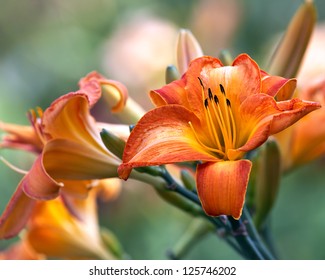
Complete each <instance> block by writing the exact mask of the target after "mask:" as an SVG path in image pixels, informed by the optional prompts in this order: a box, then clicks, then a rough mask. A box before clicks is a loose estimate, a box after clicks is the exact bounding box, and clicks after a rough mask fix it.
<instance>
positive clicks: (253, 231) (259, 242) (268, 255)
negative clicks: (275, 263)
mask: <svg viewBox="0 0 325 280" xmlns="http://www.w3.org/2000/svg"><path fill="white" fill-rule="evenodd" d="M243 220H244V221H245V225H246V228H247V231H248V233H249V235H250V236H251V237H252V239H253V240H254V242H255V244H256V245H257V246H258V248H259V249H260V251H261V252H262V254H263V255H264V257H265V258H266V259H267V260H274V259H275V258H274V256H273V255H272V253H271V252H270V251H269V250H268V248H267V247H266V246H265V244H264V242H263V240H262V239H261V237H260V235H259V233H258V231H257V229H256V227H255V226H254V223H253V221H252V218H251V216H250V214H249V211H248V209H247V208H246V207H244V209H243Z"/></svg>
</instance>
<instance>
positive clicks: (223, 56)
mask: <svg viewBox="0 0 325 280" xmlns="http://www.w3.org/2000/svg"><path fill="white" fill-rule="evenodd" d="M219 58H220V60H221V62H222V64H223V65H225V66H227V65H231V64H232V62H233V60H234V59H233V57H232V55H231V53H230V51H229V50H222V51H221V52H220V55H219Z"/></svg>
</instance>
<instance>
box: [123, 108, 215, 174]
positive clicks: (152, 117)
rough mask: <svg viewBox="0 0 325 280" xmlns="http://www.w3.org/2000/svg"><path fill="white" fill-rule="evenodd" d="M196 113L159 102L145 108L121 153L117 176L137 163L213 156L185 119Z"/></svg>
mask: <svg viewBox="0 0 325 280" xmlns="http://www.w3.org/2000/svg"><path fill="white" fill-rule="evenodd" d="M190 121H191V122H192V123H198V122H199V120H198V119H197V118H196V116H195V115H194V114H193V113H191V112H190V111H188V110H187V109H186V108H184V107H182V106H179V105H169V106H162V107H158V108H156V109H153V110H151V111H149V112H148V113H147V114H146V115H145V116H144V117H143V118H142V119H141V120H140V121H139V122H138V124H137V125H136V127H135V128H134V129H133V130H132V132H131V134H130V137H129V139H128V141H127V143H126V147H125V150H124V154H123V164H122V165H121V166H120V167H119V169H118V172H119V176H120V178H122V179H127V178H128V176H129V174H130V172H131V169H132V168H134V167H139V166H149V165H161V164H168V163H173V162H183V161H195V160H210V161H216V160H218V159H217V158H215V157H213V156H212V155H210V154H209V153H208V152H206V150H204V149H203V147H202V146H200V145H199V144H198V142H197V140H196V138H195V135H194V133H193V131H192V130H191V128H190V126H189V124H188V122H190Z"/></svg>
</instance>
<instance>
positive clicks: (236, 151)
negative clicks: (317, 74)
mask: <svg viewBox="0 0 325 280" xmlns="http://www.w3.org/2000/svg"><path fill="white" fill-rule="evenodd" d="M295 84H296V82H295V80H293V79H292V80H289V79H285V78H281V77H274V76H269V75H268V74H267V73H265V72H263V71H261V70H260V68H259V66H258V65H257V64H256V62H255V61H253V60H252V59H251V58H250V57H249V56H248V55H247V54H241V55H239V56H238V57H237V58H236V59H235V60H234V62H233V64H232V65H231V66H223V65H222V63H221V62H220V61H219V60H218V59H216V58H213V57H209V56H204V57H201V58H198V59H195V60H193V61H192V62H191V64H190V66H189V69H188V71H187V72H186V73H185V74H184V75H183V76H182V78H181V79H180V80H176V81H174V82H172V83H170V84H168V85H166V86H164V87H162V88H161V89H158V90H155V91H152V92H151V93H150V97H151V99H152V101H153V103H154V104H155V105H156V106H158V108H155V109H153V110H151V111H149V112H148V113H146V114H145V116H144V117H143V118H142V119H140V121H139V122H138V124H137V125H136V126H135V128H134V129H133V130H132V132H131V134H130V137H129V139H128V141H127V143H126V147H125V150H124V155H123V164H121V165H120V167H119V169H118V171H119V175H120V177H121V178H123V179H127V178H128V176H129V174H130V172H131V170H132V168H135V167H140V166H149V165H161V164H167V163H175V162H184V161H199V164H198V166H197V171H196V183H197V191H198V195H199V198H200V200H201V203H202V207H203V209H204V210H205V211H206V213H207V214H208V215H211V216H218V215H231V216H233V217H234V218H236V219H238V218H239V217H240V216H241V212H242V207H243V204H244V199H245V193H246V188H247V183H248V180H249V174H250V170H251V165H252V163H251V162H250V161H249V160H246V159H243V158H244V155H245V153H246V152H248V151H250V150H253V149H255V148H257V147H258V146H260V145H261V144H263V143H264V142H265V141H266V140H267V138H268V137H269V135H271V134H275V133H277V132H279V131H281V130H283V129H285V128H287V127H288V126H290V125H292V124H293V123H295V122H296V121H298V120H299V119H300V118H302V117H303V116H304V115H306V114H307V113H309V112H311V111H313V110H315V109H317V108H319V107H320V105H319V104H318V103H317V102H308V101H302V100H300V99H297V98H295V99H292V100H288V101H281V102H276V100H275V99H274V96H275V95H277V94H279V95H281V94H283V92H288V91H293V90H294V88H295Z"/></svg>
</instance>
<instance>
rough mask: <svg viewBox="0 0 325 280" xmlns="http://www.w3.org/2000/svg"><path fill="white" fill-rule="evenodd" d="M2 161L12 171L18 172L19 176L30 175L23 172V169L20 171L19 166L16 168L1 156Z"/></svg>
mask: <svg viewBox="0 0 325 280" xmlns="http://www.w3.org/2000/svg"><path fill="white" fill-rule="evenodd" d="M0 160H1V161H2V162H3V163H4V164H5V165H7V166H8V167H9V168H10V169H12V170H14V171H16V172H17V173H19V174H23V175H26V174H27V173H28V171H26V170H23V169H20V168H18V167H17V166H14V165H13V164H12V163H10V162H9V161H7V160H6V159H5V158H4V157H2V156H0Z"/></svg>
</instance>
